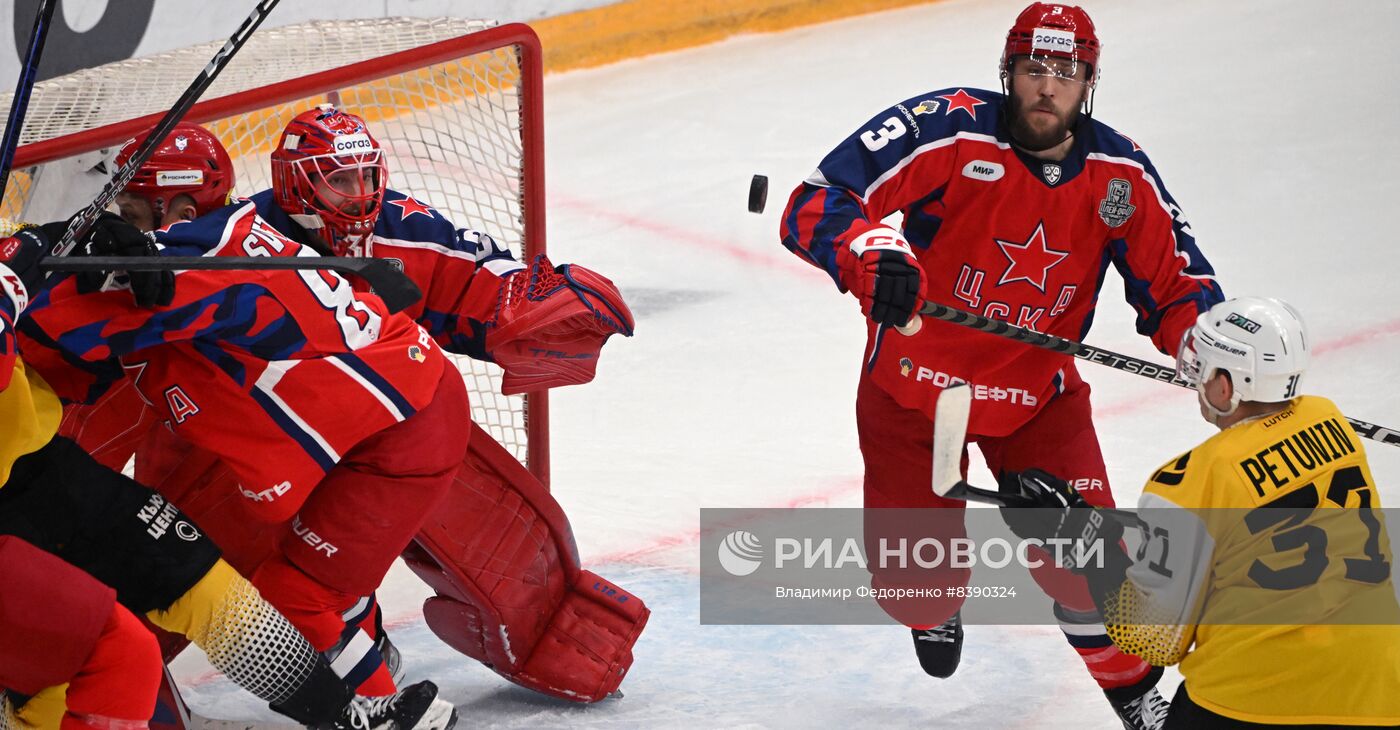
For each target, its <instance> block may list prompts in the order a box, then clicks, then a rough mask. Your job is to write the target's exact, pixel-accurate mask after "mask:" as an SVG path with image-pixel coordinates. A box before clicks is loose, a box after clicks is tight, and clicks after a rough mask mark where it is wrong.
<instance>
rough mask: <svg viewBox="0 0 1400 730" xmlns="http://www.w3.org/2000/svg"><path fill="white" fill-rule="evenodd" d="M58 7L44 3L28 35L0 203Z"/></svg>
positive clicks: (2, 153)
mask: <svg viewBox="0 0 1400 730" xmlns="http://www.w3.org/2000/svg"><path fill="white" fill-rule="evenodd" d="M57 5H58V2H57V0H42V1H41V2H40V3H39V12H38V13H36V14H35V15H34V29H33V30H31V31H30V32H29V49H28V50H27V51H25V53H24V65H22V66H21V67H20V69H19V82H18V83H16V84H15V97H14V99H11V100H10V117H9V119H8V120H7V121H6V122H5V138H4V139H3V140H0V200H4V199H5V188H6V186H7V185H8V184H9V182H10V166H11V165H12V164H14V161H15V148H16V147H18V146H19V133H20V131H21V130H23V129H24V113H25V112H26V111H28V110H29V93H30V92H31V91H33V90H34V79H35V78H37V77H38V75H39V57H40V56H42V55H43V54H44V41H45V40H46V39H47V38H48V37H49V26H50V25H52V24H53V11H54V8H55V7H57Z"/></svg>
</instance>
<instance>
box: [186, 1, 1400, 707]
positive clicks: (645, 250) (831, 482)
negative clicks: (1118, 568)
mask: <svg viewBox="0 0 1400 730" xmlns="http://www.w3.org/2000/svg"><path fill="white" fill-rule="evenodd" d="M1023 5H1024V3H1023V2H1022V0H997V1H995V2H974V1H973V0H963V1H953V2H943V3H938V4H933V5H928V6H922V7H915V8H910V9H907V10H900V11H892V12H886V13H880V14H875V15H868V16H863V17H858V18H854V19H850V20H844V21H839V22H834V23H828V24H823V25H816V26H810V27H805V28H799V29H796V30H791V31H788V32H784V33H778V34H767V35H751V36H745V37H741V38H737V39H733V40H730V41H727V42H724V43H720V44H716V45H711V46H706V47H702V48H698V49H694V50H688V51H682V52H678V53H672V54H668V55H663V56H655V57H650V58H644V59H639V60H633V61H628V62H624V63H620V64H616V65H613V66H609V67H606V68H602V69H596V70H589V71H580V72H572V73H566V74H559V75H555V76H551V77H549V78H548V79H547V80H546V97H545V109H546V117H547V122H546V129H547V137H548V141H547V145H546V159H547V168H548V173H547V178H548V200H549V206H548V219H549V240H550V251H551V258H553V259H554V260H555V261H556V262H566V261H578V262H582V263H585V264H586V265H588V266H589V267H591V268H595V269H597V270H599V271H602V272H604V273H606V274H607V275H609V276H610V277H611V278H613V279H614V280H615V281H616V282H617V283H618V284H619V285H620V286H621V288H622V290H623V291H624V293H625V294H627V296H628V299H629V301H630V302H631V304H632V307H633V310H634V312H635V313H636V315H637V335H636V337H634V338H633V339H631V340H620V339H614V340H613V341H612V342H610V343H609V345H608V347H607V351H606V353H605V356H604V359H603V363H602V365H601V366H600V372H599V375H598V378H597V380H596V381H595V382H594V383H592V384H590V385H587V386H583V387H575V388H569V389H564V390H561V391H556V392H555V394H554V396H553V401H552V404H553V406H552V412H553V424H552V436H551V438H552V444H553V446H552V448H553V453H554V462H553V474H554V476H553V480H554V491H555V494H556V495H558V498H559V500H560V502H561V503H562V504H563V505H564V507H565V509H566V510H567V512H568V514H569V515H570V517H571V519H572V521H573V525H574V528H575V532H576V535H577V538H578V544H579V548H580V550H581V552H582V555H583V558H584V561H585V564H586V565H587V566H588V567H590V568H591V569H593V570H594V571H596V572H598V573H600V574H602V575H604V576H607V577H608V578H610V579H612V580H614V581H616V582H618V583H619V584H621V585H623V586H625V587H626V588H628V589H629V590H631V591H633V592H635V593H636V594H637V595H639V596H640V597H642V598H643V599H644V600H646V602H647V604H648V605H649V606H650V608H651V610H652V618H651V623H650V626H649V627H648V629H647V631H646V632H645V633H644V634H643V636H642V637H641V640H640V642H639V643H638V644H637V647H636V650H635V654H636V663H635V665H634V666H633V668H632V671H631V675H630V676H629V677H628V679H627V681H626V682H624V684H623V690H624V692H625V694H626V697H625V698H623V699H621V700H608V701H605V702H603V703H600V704H598V705H594V706H589V707H580V706H574V705H570V704H566V703H564V702H559V701H554V700H551V699H547V698H543V697H540V696H537V695H534V694H532V693H530V692H527V691H525V690H523V689H519V688H516V687H514V686H513V685H510V684H508V683H507V682H505V681H504V680H501V679H499V678H498V677H497V676H496V675H495V674H493V673H492V672H491V671H489V670H487V669H485V668H483V667H481V666H479V665H477V664H476V663H475V662H473V661H471V660H469V659H467V658H465V657H463V656H460V655H458V654H457V653H456V652H454V651H453V650H452V649H449V648H448V647H447V646H446V645H444V644H442V643H441V642H439V641H438V640H437V639H436V638H435V637H434V636H433V635H432V634H431V632H429V631H428V630H427V628H426V627H425V626H424V625H423V623H422V620H421V616H420V614H419V610H418V605H419V604H420V603H421V599H422V598H423V597H424V596H425V595H427V593H428V591H427V589H426V588H425V587H423V586H422V585H421V584H420V583H418V581H417V580H416V579H415V578H414V577H413V576H412V575H411V574H410V573H409V572H408V571H407V570H405V569H403V568H402V567H397V568H395V571H394V572H393V573H391V575H390V577H389V579H388V582H387V583H386V587H385V589H384V590H383V591H382V592H381V594H380V595H381V599H382V600H383V602H384V604H385V605H386V607H387V614H388V617H389V619H390V622H391V628H390V632H391V635H392V637H393V638H394V640H395V642H396V643H397V644H398V645H399V646H400V647H401V649H402V650H403V652H404V655H405V661H406V662H407V666H408V672H409V675H410V678H413V679H418V678H431V679H433V680H435V681H436V682H438V684H439V685H440V686H441V687H442V690H443V692H444V694H445V696H446V697H448V698H449V699H451V700H452V701H453V702H455V703H456V705H457V706H458V708H459V711H460V713H461V716H462V725H463V726H466V727H474V726H500V727H538V726H597V727H603V726H607V727H662V726H667V727H669V726H678V727H770V726H776V727H807V726H873V727H879V726H882V725H883V726H914V725H920V726H924V727H937V728H1074V729H1075V730H1084V729H1085V728H1113V727H1116V722H1117V721H1116V720H1115V719H1114V718H1113V716H1112V713H1111V711H1110V709H1109V707H1108V704H1107V703H1106V701H1105V700H1104V699H1103V697H1102V695H1101V694H1100V693H1099V691H1098V689H1097V688H1096V686H1095V685H1094V683H1093V682H1092V681H1091V680H1090V678H1089V676H1088V675H1087V673H1086V672H1085V670H1084V669H1083V665H1082V663H1081V662H1080V660H1079V659H1078V658H1077V657H1076V656H1075V655H1074V653H1073V651H1072V650H1071V649H1070V648H1069V647H1068V646H1067V645H1066V643H1065V641H1064V639H1063V638H1062V636H1061V635H1060V632H1059V631H1058V629H1057V628H1054V627H1050V626H1046V627H996V626H972V627H969V628H968V629H967V637H966V643H965V646H964V653H963V662H962V667H961V668H960V669H959V670H958V673H957V675H956V676H954V677H953V678H952V679H949V680H945V681H938V680H934V679H932V678H930V677H927V676H925V675H924V674H923V673H922V672H921V671H920V669H919V667H918V665H917V663H916V661H915V659H914V656H913V652H912V649H911V642H910V639H909V635H908V632H907V631H905V630H902V629H900V628H897V627H888V626H887V627H781V626H774V627H716V626H701V625H699V617H698V605H699V602H698V597H697V590H698V583H697V573H696V571H697V566H698V562H699V561H698V539H699V532H698V526H699V509H700V508H701V507H793V506H811V507H821V506H844V507H853V506H859V504H860V494H861V492H860V475H861V462H860V454H859V451H858V449H857V447H856V437H855V420H854V407H853V403H854V395H855V383H856V377H857V373H858V367H859V364H860V359H861V348H862V343H863V328H862V325H861V316H860V312H859V307H858V306H857V304H856V302H855V300H854V299H852V298H851V297H849V296H847V295H841V294H838V293H837V292H836V290H835V288H834V287H832V285H831V282H830V280H829V279H828V278H827V277H826V276H825V275H824V274H822V273H821V272H819V271H817V270H816V269H812V268H810V267H807V266H806V265H805V264H802V263H801V262H799V261H798V260H797V258H796V257H794V256H792V255H791V254H789V253H788V252H786V251H785V250H784V249H783V248H782V247H781V246H780V244H779V243H778V235H777V231H778V216H779V213H780V212H781V210H782V208H783V205H784V203H785V202H786V199H787V195H788V192H789V191H790V190H791V189H792V187H793V186H794V185H796V184H797V182H798V181H799V180H801V179H802V178H803V177H805V176H806V175H807V174H808V173H809V172H810V171H811V170H812V168H813V167H814V166H815V165H816V163H817V161H818V160H819V159H820V158H821V157H822V156H823V155H824V154H825V153H826V151H827V150H828V149H829V148H831V147H832V146H833V145H835V144H836V143H837V142H838V141H840V140H841V139H842V138H843V137H845V136H846V135H847V134H849V133H851V132H852V131H854V130H855V129H856V127H857V126H858V125H860V124H862V123H864V122H865V120H866V119H867V118H868V117H870V116H871V115H873V114H874V113H875V112H877V111H879V110H880V109H883V108H885V107H886V106H888V105H890V104H892V103H893V102H895V101H899V100H902V99H905V98H907V97H910V96H914V95H917V94H919V93H921V92H924V91H928V90H932V89H938V88H943V87H947V86H956V85H959V84H961V85H966V86H971V87H980V88H993V89H994V88H997V77H996V64H997V60H998V56H999V54H1000V50H1001V44H1002V40H1003V38H1004V36H1005V33H1006V29H1007V27H1008V26H1009V24H1010V23H1011V21H1012V19H1013V18H1014V17H1015V15H1016V13H1017V12H1018V11H1019V10H1020V9H1021V7H1023ZM1087 9H1088V10H1089V11H1090V12H1091V13H1092V14H1093V17H1094V19H1095V21H1096V22H1097V24H1098V30H1099V35H1100V38H1101V39H1102V40H1103V43H1104V52H1103V56H1102V66H1103V76H1102V81H1101V83H1100V87H1099V93H1098V96H1097V106H1096V110H1095V111H1096V116H1098V117H1099V118H1101V119H1103V120H1104V121H1106V122H1107V123H1109V124H1110V125H1112V126H1114V127H1115V128H1117V129H1119V130H1120V131H1123V132H1125V133H1127V134H1129V135H1131V136H1132V137H1133V139H1135V140H1136V141H1137V142H1138V143H1140V144H1141V145H1142V146H1143V148H1144V149H1145V150H1146V151H1147V152H1148V154H1150V155H1151V156H1152V159H1153V160H1154V162H1155V163H1156V165H1157V167H1158V169H1159V171H1160V172H1161V173H1162V176H1163V178H1164V182H1165V183H1166V185H1167V187H1168V188H1169V189H1170V190H1171V192H1172V194H1173V195H1174V196H1175V198H1176V199H1177V201H1178V202H1179V203H1180V204H1181V205H1182V207H1183V208H1184V209H1185V212H1186V215H1187V217H1188V218H1189V220H1190V222H1191V224H1192V227H1193V228H1194V230H1195V232H1196V235H1197V240H1198V242H1199V243H1200V246H1201V249H1202V250H1203V251H1204V252H1205V254H1206V255H1207V257H1208V258H1209V259H1210V260H1211V262H1212V263H1213V264H1214V265H1215V268H1216V270H1217V272H1218V273H1219V275H1220V280H1221V282H1222V284H1223V286H1224V288H1225V291H1226V293H1227V294H1228V295H1244V294H1258V295H1272V296H1280V297H1283V298H1285V299H1287V300H1289V301H1290V302H1292V303H1293V304H1295V305H1297V306H1298V307H1299V308H1300V309H1301V310H1302V312H1303V313H1304V315H1305V317H1306V318H1307V319H1308V322H1309V324H1310V327H1311V330H1312V333H1313V340H1314V343H1315V346H1314V354H1315V357H1314V364H1313V369H1312V371H1311V372H1310V374H1309V377H1308V380H1307V381H1306V384H1305V390H1307V391H1310V392H1314V393H1319V394H1324V395H1327V396H1329V397H1331V398H1332V399H1333V400H1335V401H1337V403H1338V404H1340V405H1341V407H1342V409H1343V410H1344V411H1345V412H1346V413H1348V414H1349V415H1353V416H1355V417H1357V418H1361V419H1363V420H1368V421H1373V422H1379V423H1382V424H1388V425H1391V426H1397V425H1400V389H1398V388H1397V377H1398V376H1400V367H1397V365H1396V363H1397V362H1400V280H1398V279H1400V231H1397V228H1400V226H1397V225H1396V219H1394V218H1392V217H1391V214H1392V213H1395V212H1396V211H1397V210H1398V209H1400V149H1398V148H1397V145H1400V97H1398V96H1397V88H1398V87H1397V84H1396V74H1397V73H1400V43H1397V40H1396V29H1397V28H1400V2H1394V1H1393V0H1384V1H1382V0H1364V1H1363V0H1350V1H1347V2H1334V3H1326V4H1321V3H1317V2H1312V1H1309V2H1303V1H1297V0H1229V2H1222V1H1221V0H1178V1H1176V2H1160V1H1153V2H1149V1H1147V0H1129V1H1122V2H1112V3H1109V2H1102V1H1100V2H1097V3H1092V4H1091V5H1090V6H1089V7H1088V8H1087ZM754 173H762V174H766V175H768V176H769V178H770V180H771V181H772V184H773V188H772V190H771V191H770V195H769V202H768V210H767V212H766V213H765V214H763V215H761V216H758V215H753V214H751V213H748V212H746V210H745V201H746V195H747V188H748V181H749V178H750V176H751V175H753V174H754ZM428 202H431V200H430V201H428ZM1088 340H1089V342H1090V343H1091V344H1095V345H1098V346H1100V347H1104V348H1108V349H1112V350H1117V351H1120V352H1127V353H1130V354H1134V355H1138V356H1141V357H1149V358H1156V359H1158V360H1162V361H1164V358H1162V356H1161V355H1159V354H1157V353H1155V351H1153V350H1152V349H1151V347H1150V344H1149V343H1148V342H1147V341H1146V340H1145V339H1143V338H1141V337H1139V336H1137V335H1136V334H1135V333H1134V332H1133V329H1132V312H1131V310H1130V309H1129V307H1128V306H1127V305H1126V304H1125V303H1123V297H1122V284H1121V281H1120V280H1119V279H1118V278H1117V275H1116V273H1115V274H1111V275H1110V276H1109V278H1108V281H1107V283H1106V285H1105V290H1104V292H1103V296H1102V297H1101V298H1100V305H1099V308H1098V314H1097V317H1096V322H1095V327H1094V331H1093V332H1092V333H1091V335H1090V336H1089V338H1088ZM1391 358H1396V359H1395V360H1392V359H1391ZM1081 372H1083V374H1084V375H1085V377H1086V378H1087V379H1088V380H1089V381H1090V382H1091V383H1092V385H1093V387H1094V403H1095V406H1096V412H1097V416H1098V418H1097V422H1098V424H1099V435H1100V439H1101V440H1102V443H1103V448H1104V452H1105V456H1106V458H1107V460H1108V464H1109V473H1110V476H1111V477H1112V478H1113V480H1114V491H1115V494H1116V496H1117V499H1118V501H1119V503H1120V504H1122V503H1133V502H1135V500H1136V498H1137V495H1138V492H1139V489H1140V485H1141V483H1142V481H1143V480H1144V479H1145V477H1146V476H1147V475H1148V473H1149V472H1150V470H1151V469H1153V468H1155V467H1156V466H1157V465H1159V463H1160V462H1162V461H1163V460H1165V459H1166V458H1168V457H1170V456H1172V455H1174V454H1176V453H1179V452H1180V451H1183V450H1185V449H1186V448H1189V447H1190V446H1193V445H1194V444H1196V443H1197V442H1199V441H1200V440H1202V439H1203V438H1205V437H1206V436H1208V435H1209V434H1210V433H1211V429H1210V427H1209V426H1207V425H1206V424H1205V423H1204V422H1202V421H1200V420H1199V418H1197V417H1196V416H1195V415H1194V411H1195V409H1194V406H1193V400H1194V398H1193V396H1192V395H1191V394H1190V393H1189V392H1186V391H1184V390H1179V389H1177V388H1172V387H1170V386H1166V385H1163V384H1160V383H1155V382H1151V381H1148V380H1145V379H1141V378H1137V377H1133V376H1129V375H1125V374H1121V373H1117V372H1113V371H1111V370H1107V369H1105V368H1097V367H1093V366H1089V365H1082V366H1081ZM1367 447H1368V451H1369V453H1370V455H1371V465H1372V468H1373V470H1374V473H1375V477H1376V479H1377V480H1378V481H1379V482H1380V488H1381V491H1382V494H1383V497H1382V498H1383V501H1384V502H1385V503H1386V504H1390V505H1400V449H1397V448H1393V447H1388V446H1382V445H1379V444H1374V442H1367ZM177 670H178V671H177V673H178V675H179V677H180V678H181V679H183V680H186V684H187V687H186V696H187V699H189V700H190V701H191V703H192V704H193V705H194V707H195V709H196V710H197V711H199V712H200V713H202V714H204V715H208V716H214V717H222V718H249V719H265V718H270V717H272V715H270V714H269V713H268V711H267V710H266V709H265V708H262V707H261V706H260V705H259V703H257V702H256V701H255V700H253V699H252V698H251V697H249V696H248V695H245V694H242V693H241V692H239V691H237V690H236V689H234V688H233V687H232V685H230V684H228V683H227V682H225V681H224V680H222V679H217V678H213V677H211V676H210V674H209V672H208V669H207V665H203V664H202V660H199V659H195V658H191V657H188V656H186V657H182V658H181V659H180V660H179V662H178V663H177ZM1175 685H1176V676H1175V675H1169V677H1168V679H1167V680H1164V682H1163V685H1162V689H1163V691H1164V693H1166V694H1168V695H1169V694H1170V693H1171V692H1172V691H1174V689H1175Z"/></svg>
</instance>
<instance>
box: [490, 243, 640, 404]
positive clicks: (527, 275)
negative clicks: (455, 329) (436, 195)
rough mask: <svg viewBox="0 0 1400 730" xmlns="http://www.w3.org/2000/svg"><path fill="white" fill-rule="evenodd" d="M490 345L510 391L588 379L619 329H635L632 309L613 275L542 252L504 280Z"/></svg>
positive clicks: (629, 333) (504, 390) (503, 386)
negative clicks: (559, 262)
mask: <svg viewBox="0 0 1400 730" xmlns="http://www.w3.org/2000/svg"><path fill="white" fill-rule="evenodd" d="M487 326H488V327H490V330H489V331H488V334H487V336H486V348H487V351H488V352H490V353H491V357H492V358H493V359H495V361H496V364H498V365H500V366H501V367H502V368H503V369H504V370H505V377H504V378H503V379H502V381H501V392H502V393H504V394H506V395H513V394H515V393H524V392H527V391H532V390H543V389H545V388H553V387H556V386H560V385H573V384H576V383H587V382H588V381H590V380H592V379H593V374H594V371H595V370H596V369H597V367H598V353H599V352H600V351H601V350H602V349H603V343H604V342H607V340H608V338H609V337H611V336H612V335H614V334H622V335H623V336H625V337H631V336H632V329H633V321H632V312H631V311H630V310H628V309H627V304H626V303H625V302H623V301H622V293H621V292H619V291H618V290H617V287H616V286H613V283H612V282H611V281H608V280H607V278H605V277H603V276H601V275H599V274H598V273H596V272H593V271H590V270H588V269H585V268H583V267H582V266H577V265H572V264H565V265H563V266H560V267H558V268H555V267H554V265H553V264H551V263H550V262H549V259H548V258H545V257H544V256H543V255H540V256H536V257H535V260H534V261H533V262H531V264H530V268H529V269H525V270H521V271H517V272H515V273H514V274H511V275H510V277H509V278H507V279H506V280H505V281H504V282H502V284H501V293H500V299H499V300H498V301H497V303H496V313H495V315H494V316H493V317H492V318H491V321H490V322H488V323H487Z"/></svg>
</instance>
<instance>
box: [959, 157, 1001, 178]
mask: <svg viewBox="0 0 1400 730" xmlns="http://www.w3.org/2000/svg"><path fill="white" fill-rule="evenodd" d="M962 174H963V177H970V178H972V179H973V180H986V181H987V182H991V181H993V180H1000V179H1001V177H1002V175H1005V174H1006V168H1004V167H1002V166H1001V165H999V164H997V163H995V162H988V161H986V160H973V161H972V162H969V163H967V164H966V165H963V169H962Z"/></svg>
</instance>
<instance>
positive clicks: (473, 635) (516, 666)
mask: <svg viewBox="0 0 1400 730" xmlns="http://www.w3.org/2000/svg"><path fill="white" fill-rule="evenodd" d="M415 570H416V568H415ZM650 616H651V611H650V610H649V609H648V608H647V607H646V604H644V603H643V602H642V600H641V599H640V598H637V597H636V596H634V595H632V594H631V593H628V592H627V591H625V590H623V589H621V588H619V587H618V586H616V585H615V584H613V583H612V582H610V581H608V580H606V579H604V578H601V577H599V576H598V575H596V574H594V573H591V572H589V571H586V570H585V571H582V572H581V573H580V574H579V580H578V583H576V584H575V585H574V586H573V589H572V590H571V591H570V592H569V593H567V594H565V596H564V599H563V601H561V602H560V604H559V605H558V606H557V607H556V608H554V609H553V613H552V614H551V616H550V622H549V625H548V626H546V628H545V631H544V633H543V635H541V636H540V637H539V639H538V640H537V641H536V642H535V644H534V646H533V647H531V648H530V649H529V654H528V655H527V656H525V657H521V656H517V655H515V654H514V653H513V652H509V653H507V655H506V662H507V664H506V665H500V664H493V663H491V662H490V661H488V660H485V659H481V657H480V656H479V655H480V654H482V653H489V652H483V650H484V649H485V645H486V643H488V642H487V641H486V639H487V637H489V636H490V633H491V631H493V630H496V631H498V632H499V634H500V638H501V639H502V642H501V646H502V647H503V648H505V649H506V650H509V648H510V647H512V646H516V644H517V643H516V642H514V641H512V640H511V638H510V636H509V629H508V628H507V627H506V626H504V625H502V624H499V623H497V622H494V621H492V620H490V618H489V617H490V607H486V608H479V607H477V606H473V605H469V604H466V603H462V602H460V601H457V600H454V599H452V598H447V597H443V596H438V597H436V598H430V599H428V601H427V602H426V603H425V604H424V605H423V617H424V619H425V620H426V621H427V623H428V627H429V628H431V629H432V630H433V633H435V634H437V635H438V637H439V638H441V639H442V640H443V641H445V642H447V643H448V644H449V645H451V646H452V647H453V648H455V649H458V650H459V651H461V652H462V653H464V654H467V655H468V656H472V657H473V658H477V659H481V661H483V662H484V663H486V664H487V666H490V667H491V668H492V669H494V670H495V671H496V672H497V673H498V674H500V675H501V676H503V677H505V678H506V679H509V680H510V681H512V682H514V683H516V684H518V685H520V686H522V687H526V688H529V689H533V690H535V691H536V692H542V693H544V694H547V695H552V696H554V697H559V698H561V699H566V700H572V701H575V702H597V701H598V700H601V699H603V698H605V697H607V696H608V695H610V694H612V693H613V692H614V691H615V690H617V688H618V685H620V684H622V680H623V678H625V677H626V676H627V670H628V669H629V668H631V666H632V645H633V644H635V643H637V637H638V636H640V635H641V633H642V630H643V629H644V628H646V624H647V619H648V618H649V617H650ZM492 643H494V642H492ZM495 648H496V647H494V646H493V649H495Z"/></svg>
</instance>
